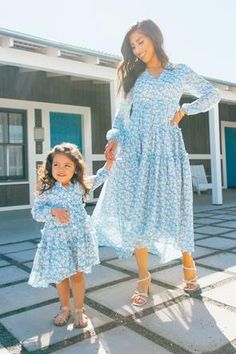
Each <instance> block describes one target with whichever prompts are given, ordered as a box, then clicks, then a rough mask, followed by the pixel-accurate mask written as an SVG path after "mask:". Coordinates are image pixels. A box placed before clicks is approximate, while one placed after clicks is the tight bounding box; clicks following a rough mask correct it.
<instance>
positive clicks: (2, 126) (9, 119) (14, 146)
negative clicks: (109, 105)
mask: <svg viewBox="0 0 236 354" xmlns="http://www.w3.org/2000/svg"><path fill="white" fill-rule="evenodd" d="M24 178H26V117H25V112H22V111H8V110H1V109H0V180H17V179H24Z"/></svg>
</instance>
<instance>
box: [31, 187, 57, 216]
mask: <svg viewBox="0 0 236 354" xmlns="http://www.w3.org/2000/svg"><path fill="white" fill-rule="evenodd" d="M51 210H52V207H51V206H50V204H49V198H48V193H47V192H44V193H43V194H40V195H39V196H37V197H36V198H35V200H34V205H33V208H32V210H31V214H32V216H33V218H34V219H35V220H36V221H39V222H46V221H50V220H52V219H53V216H52V212H51Z"/></svg>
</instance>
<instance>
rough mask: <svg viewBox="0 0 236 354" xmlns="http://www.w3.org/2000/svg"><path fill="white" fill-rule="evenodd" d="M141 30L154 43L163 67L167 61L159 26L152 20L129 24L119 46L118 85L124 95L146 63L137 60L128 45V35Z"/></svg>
mask: <svg viewBox="0 0 236 354" xmlns="http://www.w3.org/2000/svg"><path fill="white" fill-rule="evenodd" d="M137 30H139V31H142V32H143V33H144V34H145V35H146V36H148V37H149V38H150V39H151V40H152V42H153V45H154V48H155V51H156V54H157V56H158V58H159V59H160V61H161V65H162V67H163V68H165V66H166V64H167V62H168V60H169V59H168V56H167V54H166V53H165V51H164V49H163V35H162V33H161V30H160V28H159V27H158V26H157V25H156V24H155V22H153V21H152V20H142V21H138V22H137V23H136V24H135V25H133V26H131V27H130V29H129V30H128V32H127V33H126V35H125V38H124V40H123V43H122V46H121V53H122V56H123V60H122V61H121V63H120V64H119V66H118V69H117V74H118V83H119V84H118V87H119V90H120V88H121V87H122V88H123V90H124V94H125V96H126V95H127V94H128V93H129V92H130V90H131V88H132V87H133V85H134V83H135V81H136V80H137V77H138V76H139V75H140V74H141V73H142V72H143V71H144V70H145V68H146V65H145V64H144V63H143V62H142V61H141V60H139V59H138V58H137V57H136V56H135V55H134V54H133V50H132V48H131V45H130V35H131V34H132V33H133V32H135V31H137Z"/></svg>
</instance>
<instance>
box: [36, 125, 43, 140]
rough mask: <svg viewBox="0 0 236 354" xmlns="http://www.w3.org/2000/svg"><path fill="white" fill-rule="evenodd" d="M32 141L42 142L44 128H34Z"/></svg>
mask: <svg viewBox="0 0 236 354" xmlns="http://www.w3.org/2000/svg"><path fill="white" fill-rule="evenodd" d="M34 140H35V141H44V128H42V127H35V128H34Z"/></svg>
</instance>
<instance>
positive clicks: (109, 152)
mask: <svg viewBox="0 0 236 354" xmlns="http://www.w3.org/2000/svg"><path fill="white" fill-rule="evenodd" d="M117 145H118V143H117V141H116V140H111V141H109V143H107V145H106V146H105V151H104V154H105V158H106V160H108V161H109V160H110V161H114V160H115V150H116V148H117Z"/></svg>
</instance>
